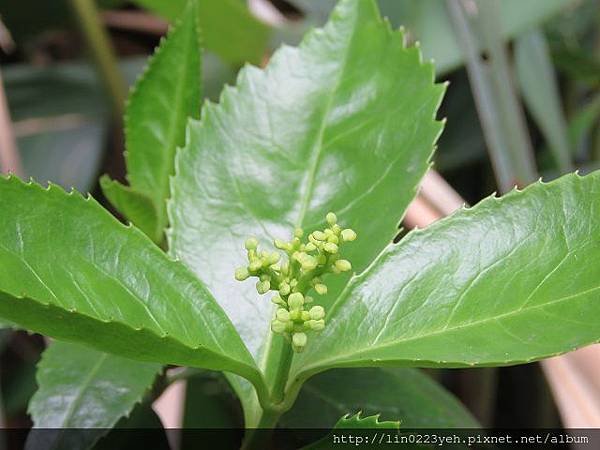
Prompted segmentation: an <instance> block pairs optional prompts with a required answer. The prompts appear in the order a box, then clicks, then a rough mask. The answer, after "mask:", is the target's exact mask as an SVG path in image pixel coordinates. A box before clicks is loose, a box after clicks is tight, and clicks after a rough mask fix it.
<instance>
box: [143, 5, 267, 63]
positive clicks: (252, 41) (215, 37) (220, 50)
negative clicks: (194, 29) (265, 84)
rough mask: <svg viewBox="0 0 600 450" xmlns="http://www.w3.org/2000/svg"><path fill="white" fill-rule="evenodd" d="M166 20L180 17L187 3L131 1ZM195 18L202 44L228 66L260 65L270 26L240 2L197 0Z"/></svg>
mask: <svg viewBox="0 0 600 450" xmlns="http://www.w3.org/2000/svg"><path fill="white" fill-rule="evenodd" d="M134 2H135V3H137V4H138V5H141V6H143V7H145V8H148V9H149V10H151V11H154V12H156V13H157V14H159V15H161V16H163V17H164V18H166V19H168V20H175V19H177V18H178V17H180V16H181V13H182V11H183V10H184V8H185V5H186V3H187V0H169V1H165V0H134ZM197 17H198V19H199V23H200V29H201V30H202V36H203V40H204V44H205V46H206V48H207V49H208V50H211V51H213V52H215V53H217V54H218V55H219V56H221V57H222V58H223V59H225V60H226V61H229V62H231V63H242V62H245V61H249V62H252V63H259V62H260V61H261V58H262V56H263V52H264V50H265V47H266V45H267V41H268V39H269V31H270V30H269V27H268V26H267V25H266V24H264V23H263V22H261V21H259V20H258V19H256V18H255V17H254V16H253V15H252V14H251V13H250V11H248V8H247V7H246V5H245V4H244V2H243V1H240V0H219V1H214V0H198V14H197Z"/></svg>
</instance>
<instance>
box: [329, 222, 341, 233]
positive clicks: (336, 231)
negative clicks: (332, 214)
mask: <svg viewBox="0 0 600 450" xmlns="http://www.w3.org/2000/svg"><path fill="white" fill-rule="evenodd" d="M331 231H333V232H334V233H335V234H340V232H341V231H342V227H340V226H339V225H338V224H335V225H334V226H332V227H331Z"/></svg>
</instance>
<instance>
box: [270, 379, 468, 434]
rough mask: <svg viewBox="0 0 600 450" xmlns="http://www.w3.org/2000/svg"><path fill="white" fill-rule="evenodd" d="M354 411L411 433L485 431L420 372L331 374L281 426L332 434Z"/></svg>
mask: <svg viewBox="0 0 600 450" xmlns="http://www.w3.org/2000/svg"><path fill="white" fill-rule="evenodd" d="M348 411H363V412H364V413H365V414H367V415H370V414H377V413H380V414H381V416H382V417H384V418H385V419H398V420H400V421H401V422H402V426H403V427H405V428H448V427H457V428H472V427H478V426H479V425H478V424H477V422H476V421H475V419H474V418H473V416H471V414H470V413H469V412H468V411H467V410H466V408H465V407H464V406H463V405H461V404H460V402H459V401H458V400H457V399H456V398H454V396H452V394H450V393H449V392H448V391H446V390H445V389H444V388H442V387H441V386H440V385H439V384H437V383H436V382H435V381H433V380H432V379H431V378H429V377H428V376H427V375H425V374H424V373H423V372H421V371H420V370H416V369H407V368H404V369H398V368H360V369H359V368H356V369H336V370H329V371H327V372H325V373H322V374H319V375H317V376H315V377H314V378H311V379H310V380H308V381H307V382H306V383H305V384H304V385H303V387H302V390H301V391H300V395H299V396H298V399H297V400H296V403H295V404H294V406H293V407H292V409H291V410H290V411H289V412H287V413H286V414H285V415H284V416H283V417H282V418H281V421H280V424H281V425H282V426H284V427H290V428H331V427H332V426H334V424H335V423H336V420H337V419H338V418H339V417H340V416H341V415H342V414H345V413H347V412H348Z"/></svg>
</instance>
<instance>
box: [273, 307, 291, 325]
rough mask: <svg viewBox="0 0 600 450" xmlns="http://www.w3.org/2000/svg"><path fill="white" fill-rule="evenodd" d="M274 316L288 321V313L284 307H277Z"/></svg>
mask: <svg viewBox="0 0 600 450" xmlns="http://www.w3.org/2000/svg"><path fill="white" fill-rule="evenodd" d="M275 317H277V320H281V321H282V322H289V320H290V313H289V311H288V310H287V309H285V308H279V309H278V310H277V312H276V313H275Z"/></svg>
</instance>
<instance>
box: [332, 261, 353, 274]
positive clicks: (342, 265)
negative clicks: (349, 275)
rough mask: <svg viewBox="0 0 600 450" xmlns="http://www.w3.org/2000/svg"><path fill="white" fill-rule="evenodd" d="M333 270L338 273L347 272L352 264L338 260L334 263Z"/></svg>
mask: <svg viewBox="0 0 600 450" xmlns="http://www.w3.org/2000/svg"><path fill="white" fill-rule="evenodd" d="M335 268H336V269H337V270H339V271H340V272H348V271H349V270H352V264H350V261H348V260H346V259H338V260H337V261H336V262H335Z"/></svg>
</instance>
